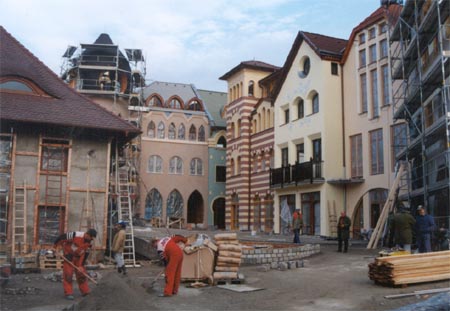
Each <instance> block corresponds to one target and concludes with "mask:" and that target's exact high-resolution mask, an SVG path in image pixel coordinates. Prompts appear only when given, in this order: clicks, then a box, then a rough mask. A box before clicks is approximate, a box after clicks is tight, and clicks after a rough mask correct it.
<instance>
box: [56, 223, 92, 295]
mask: <svg viewBox="0 0 450 311" xmlns="http://www.w3.org/2000/svg"><path fill="white" fill-rule="evenodd" d="M96 237H97V231H95V229H89V230H88V231H87V232H67V233H64V234H61V235H60V236H59V237H58V238H57V239H56V240H55V242H54V248H55V249H56V248H57V247H58V246H62V248H63V253H64V264H63V288H64V295H65V296H66V299H69V300H73V299H74V297H73V288H72V276H73V272H74V269H75V276H76V278H77V283H78V288H79V289H80V292H81V294H82V295H83V296H86V295H88V294H89V292H90V290H89V284H88V280H87V277H86V268H85V267H84V265H85V263H86V260H87V258H88V257H89V250H90V249H91V247H92V244H91V242H92V240H93V239H95V238H96ZM74 267H77V268H78V269H76V268H74Z"/></svg>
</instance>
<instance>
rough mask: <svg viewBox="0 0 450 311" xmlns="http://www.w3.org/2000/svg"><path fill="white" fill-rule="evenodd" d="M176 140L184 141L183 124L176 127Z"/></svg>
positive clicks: (184, 130)
mask: <svg viewBox="0 0 450 311" xmlns="http://www.w3.org/2000/svg"><path fill="white" fill-rule="evenodd" d="M178 139H179V140H185V139H186V128H185V127H184V124H183V123H181V124H180V126H178Z"/></svg>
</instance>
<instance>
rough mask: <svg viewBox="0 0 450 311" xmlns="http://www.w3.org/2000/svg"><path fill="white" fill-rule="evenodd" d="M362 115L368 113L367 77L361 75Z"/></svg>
mask: <svg viewBox="0 0 450 311" xmlns="http://www.w3.org/2000/svg"><path fill="white" fill-rule="evenodd" d="M360 80H361V113H365V112H367V75H366V74H365V73H364V74H362V75H361V79H360Z"/></svg>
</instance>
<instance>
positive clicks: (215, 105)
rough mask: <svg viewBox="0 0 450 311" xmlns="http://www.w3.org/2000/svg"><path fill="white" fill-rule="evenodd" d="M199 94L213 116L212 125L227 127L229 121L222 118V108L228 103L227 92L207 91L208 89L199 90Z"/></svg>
mask: <svg viewBox="0 0 450 311" xmlns="http://www.w3.org/2000/svg"><path fill="white" fill-rule="evenodd" d="M197 92H198V94H199V95H200V97H201V100H202V101H203V104H204V105H205V109H207V110H208V112H209V114H210V116H211V118H212V120H211V121H212V125H213V126H218V127H224V128H225V127H226V126H227V121H226V120H225V119H224V118H222V114H221V113H222V110H223V109H224V107H225V105H226V104H227V95H228V94H227V93H224V92H216V91H207V90H197Z"/></svg>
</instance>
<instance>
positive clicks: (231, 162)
mask: <svg viewBox="0 0 450 311" xmlns="http://www.w3.org/2000/svg"><path fill="white" fill-rule="evenodd" d="M235 174H236V167H235V166H234V159H231V161H230V175H231V176H234V175H235Z"/></svg>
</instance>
